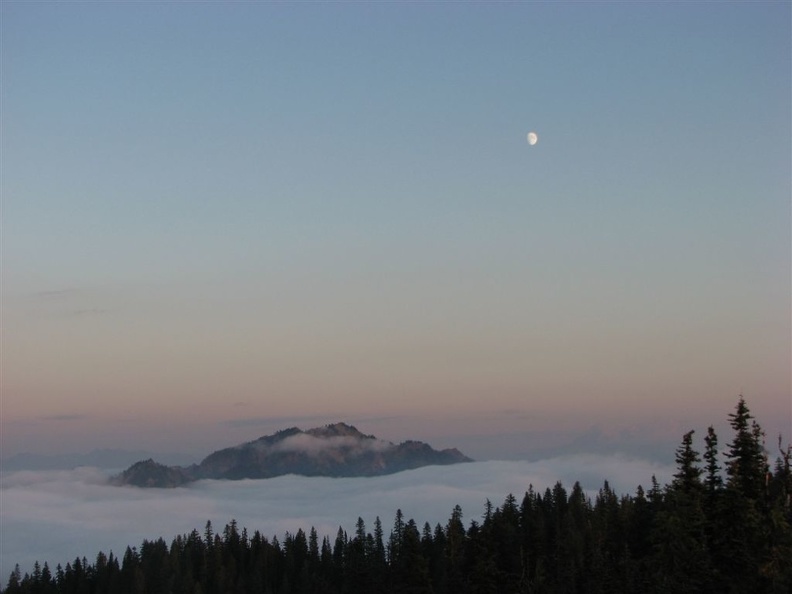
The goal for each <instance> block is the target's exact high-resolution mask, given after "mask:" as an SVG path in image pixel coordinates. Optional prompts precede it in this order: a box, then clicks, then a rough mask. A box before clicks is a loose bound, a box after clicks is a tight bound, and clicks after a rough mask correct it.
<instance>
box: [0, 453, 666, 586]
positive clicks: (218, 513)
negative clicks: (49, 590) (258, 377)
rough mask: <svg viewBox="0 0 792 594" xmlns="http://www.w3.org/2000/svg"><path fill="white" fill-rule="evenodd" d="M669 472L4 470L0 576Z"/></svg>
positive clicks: (478, 509)
mask: <svg viewBox="0 0 792 594" xmlns="http://www.w3.org/2000/svg"><path fill="white" fill-rule="evenodd" d="M672 471H673V470H672V469H671V468H670V467H667V466H662V465H657V464H653V463H650V462H646V461H643V460H635V459H628V458H624V457H618V456H607V457H606V456H596V455H587V456H574V457H561V458H554V459H548V460H543V461H539V462H505V461H499V462H493V461H490V462H474V463H470V464H459V465H454V466H432V467H425V468H420V469H417V470H412V471H407V472H401V473H398V474H394V475H388V476H382V477H374V478H347V479H333V478H317V477H313V478H308V477H298V476H291V475H290V476H283V477H278V478H274V479H267V480H243V481H199V482H198V483H195V484H193V485H191V486H189V487H185V488H178V489H150V490H144V489H137V488H126V487H112V486H108V485H106V484H105V482H104V481H105V480H106V478H107V473H105V472H103V471H101V470H98V469H96V468H78V469H76V470H73V471H40V472H30V471H21V472H13V473H7V474H5V475H4V476H2V478H0V491H1V494H2V502H3V504H2V508H1V509H0V582H2V583H3V584H5V582H6V580H7V579H8V575H9V573H10V572H11V570H12V569H13V567H14V564H15V563H19V564H20V567H21V568H22V570H23V572H24V571H30V570H31V568H32V565H33V562H34V561H35V560H39V561H41V562H42V563H43V562H44V561H47V562H48V563H49V564H50V566H51V567H52V568H54V567H55V566H56V565H57V564H58V563H61V564H62V565H64V566H65V564H66V563H67V562H71V561H73V560H74V558H75V557H77V556H80V557H82V556H85V557H87V558H88V559H89V560H90V561H93V559H94V558H95V555H96V553H97V552H98V551H99V550H103V551H104V552H105V553H107V552H109V551H111V550H112V551H113V552H114V553H115V554H116V555H123V552H124V549H125V548H126V546H127V545H130V546H139V545H140V543H141V542H142V540H143V539H146V538H148V539H153V538H157V537H160V536H161V537H163V538H165V539H166V541H168V542H169V541H170V539H172V538H173V537H174V536H176V535H177V534H184V533H187V532H190V531H191V530H193V529H194V528H197V529H198V530H202V529H203V527H204V525H205V523H206V521H207V520H211V521H212V524H213V525H214V526H215V528H216V529H219V528H222V527H223V526H224V525H225V523H227V522H228V521H230V520H231V519H232V518H235V519H236V520H237V521H238V523H239V525H240V526H244V527H247V528H248V530H249V531H251V532H252V531H253V530H259V531H261V532H262V533H263V534H264V535H266V536H267V537H268V538H271V537H272V536H276V535H277V536H278V537H279V538H280V537H282V536H283V534H284V533H285V532H286V531H289V532H292V533H293V532H296V530H297V529H298V528H303V529H306V530H307V529H309V528H310V527H311V526H314V527H315V528H316V529H317V531H318V532H319V534H327V535H331V536H332V535H334V534H335V532H336V531H337V530H338V527H339V526H343V527H344V529H345V530H347V531H350V532H351V531H352V530H354V524H355V521H356V520H357V518H358V516H360V517H362V518H363V520H364V521H365V522H366V524H367V526H368V528H369V529H371V528H372V527H373V523H374V519H375V518H376V517H377V516H379V517H380V519H381V520H382V523H383V526H384V527H385V531H386V534H387V533H388V531H389V529H390V525H391V523H392V521H393V517H394V515H395V512H396V509H401V510H402V511H403V513H404V515H405V516H406V517H407V518H413V519H415V520H416V522H418V523H419V525H423V523H424V522H427V521H428V522H429V523H430V524H431V525H433V526H434V524H436V523H438V522H439V523H441V524H445V522H446V521H447V520H448V517H449V516H450V514H451V510H452V508H453V507H454V505H456V504H459V505H461V506H462V510H463V512H464V514H465V521H466V523H467V522H468V521H469V520H471V519H480V516H481V514H482V510H483V507H484V503H485V501H486V500H487V499H490V500H491V501H492V502H493V504H495V505H499V504H500V503H501V502H502V501H503V499H504V498H505V496H506V495H507V494H509V493H513V494H514V495H515V496H517V498H518V500H519V499H521V497H522V495H523V494H524V492H525V491H526V490H527V489H528V486H529V485H531V484H533V486H534V488H535V489H537V490H543V489H544V488H546V487H552V485H553V484H554V483H555V482H556V481H557V480H560V481H562V482H563V483H564V485H565V486H567V487H571V486H572V484H573V483H574V481H575V480H579V481H580V482H581V484H582V485H583V487H584V488H585V489H587V490H590V491H591V492H595V491H596V490H597V489H598V488H599V487H601V486H602V482H603V481H604V480H608V481H609V482H610V484H611V486H612V487H613V488H614V489H616V491H617V492H621V493H632V492H634V490H635V487H636V486H637V485H638V484H643V485H644V486H646V485H648V484H649V482H650V480H651V476H652V474H655V475H657V478H658V480H659V481H660V482H661V483H663V482H665V481H667V480H668V478H669V477H670V475H671V473H672Z"/></svg>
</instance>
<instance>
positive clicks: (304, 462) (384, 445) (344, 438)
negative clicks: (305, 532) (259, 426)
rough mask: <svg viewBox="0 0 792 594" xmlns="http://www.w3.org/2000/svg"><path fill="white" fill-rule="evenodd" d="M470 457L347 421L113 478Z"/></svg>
mask: <svg viewBox="0 0 792 594" xmlns="http://www.w3.org/2000/svg"><path fill="white" fill-rule="evenodd" d="M459 462H472V460H471V459H470V458H468V457H467V456H465V455H463V454H462V453H461V452H460V451H459V450H457V449H447V450H442V451H438V450H434V449H432V448H431V447H430V446H429V445H427V444H425V443H423V442H420V441H405V442H403V443H400V444H399V445H394V444H393V443H391V442H389V441H384V440H382V439H377V438H376V437H374V436H373V435H365V434H363V433H361V432H360V431H358V430H357V429H356V428H355V427H353V426H351V425H347V424H346V423H335V424H333V425H327V426H325V427H318V428H315V429H309V430H308V431H302V430H301V429H298V428H297V427H292V428H291V429H284V430H283V431H278V432H277V433H275V434H274V435H265V436H264V437H260V438H258V439H256V440H255V441H250V442H248V443H243V444H241V445H238V446H234V447H230V448H225V449H222V450H218V451H216V452H214V453H212V454H210V455H209V456H207V457H206V458H204V460H203V461H202V462H201V463H200V464H193V465H191V466H165V465H164V464H159V463H157V462H155V461H154V460H151V459H149V460H144V461H141V462H137V463H135V464H133V465H132V466H130V467H129V468H127V469H126V470H125V471H124V472H122V473H121V474H119V475H117V476H115V477H113V478H112V479H111V482H112V483H113V484H116V485H134V486H137V487H178V486H179V485H183V484H185V483H189V482H192V481H196V480H200V479H230V480H238V479H260V478H271V477H274V476H281V475H284V474H299V475H304V476H332V477H352V476H378V475H383V474H392V473H394V472H400V471H402V470H409V469H412V468H420V467H421V466H429V465H433V464H457V463H459Z"/></svg>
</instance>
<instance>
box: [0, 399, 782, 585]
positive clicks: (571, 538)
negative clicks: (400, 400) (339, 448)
mask: <svg viewBox="0 0 792 594" xmlns="http://www.w3.org/2000/svg"><path fill="white" fill-rule="evenodd" d="M729 418H730V421H731V426H732V428H733V429H734V439H733V441H731V442H730V443H729V444H728V446H727V449H726V450H724V451H723V452H720V451H719V450H718V438H717V436H716V435H715V432H714V431H713V429H712V427H710V428H709V430H708V432H707V434H706V435H705V437H704V444H705V446H706V449H705V450H704V454H703V456H701V455H700V454H699V452H698V451H696V449H695V448H694V447H693V442H692V435H693V432H692V431H690V432H689V433H686V434H685V436H684V437H683V439H682V444H681V445H680V446H679V448H678V449H677V451H676V463H677V472H676V474H674V478H673V480H672V481H671V484H669V485H666V486H665V487H660V486H659V485H658V484H657V481H656V480H655V479H654V477H652V484H651V488H650V489H649V490H647V491H644V490H643V489H642V488H641V487H640V486H639V487H638V489H637V492H636V494H635V495H634V496H629V495H622V496H619V495H618V494H616V493H614V492H613V490H612V489H611V488H610V487H609V486H608V483H607V482H606V483H605V484H604V486H603V487H602V489H600V491H599V493H598V494H597V495H596V497H595V498H594V500H593V501H592V500H591V498H589V497H588V496H587V495H586V494H585V492H584V491H583V489H582V488H581V487H580V484H579V483H575V485H574V486H573V487H572V489H571V490H570V491H567V490H566V489H564V487H563V486H562V485H561V483H556V485H555V486H554V487H553V488H552V489H550V488H548V489H546V490H545V491H544V493H539V492H536V491H534V490H533V487H531V486H529V487H528V490H527V491H526V493H525V495H524V496H523V497H522V499H521V500H518V499H517V498H516V497H514V496H513V495H508V496H507V497H506V499H505V500H504V502H503V504H502V505H501V506H500V507H494V506H493V505H492V504H491V503H490V502H489V501H487V502H486V504H485V505H484V513H483V515H482V516H478V517H479V518H480V521H477V520H471V521H470V522H469V524H468V526H467V527H466V526H465V524H464V523H463V522H462V510H461V508H460V507H459V506H458V505H457V506H455V507H454V508H453V511H452V512H451V516H450V518H449V519H448V522H447V523H446V524H445V525H444V526H443V525H440V524H437V525H436V526H434V527H432V526H430V525H429V524H428V523H425V524H424V525H423V528H422V529H421V528H419V525H418V524H416V522H415V521H414V520H412V519H410V520H407V519H406V518H405V517H404V516H403V515H402V512H401V510H398V511H397V512H396V518H395V520H394V522H393V527H392V529H391V530H390V535H389V536H387V535H386V533H385V531H384V530H383V527H382V523H381V522H380V519H379V518H376V519H375V521H374V529H373V531H371V532H369V531H368V530H367V529H366V524H365V523H364V521H363V519H362V518H358V520H357V524H356V526H355V531H354V533H350V534H347V532H345V531H344V530H343V529H342V528H339V529H338V534H337V535H336V537H335V539H332V538H330V537H328V536H324V537H320V536H319V535H318V534H317V532H316V530H315V529H314V528H311V529H310V531H309V532H307V533H306V532H305V531H304V530H303V529H299V530H297V532H296V534H290V533H288V532H287V533H286V534H285V535H284V536H283V538H282V540H280V539H278V537H277V536H276V537H273V538H272V539H271V540H270V539H268V538H267V537H265V536H263V535H262V534H261V533H260V532H259V531H258V530H256V531H255V532H253V533H252V534H249V533H248V531H247V530H246V529H245V528H240V527H238V526H237V523H236V521H234V520H231V522H230V523H229V524H228V525H226V526H225V528H224V529H223V530H222V531H219V532H215V531H214V530H213V528H212V525H211V523H209V522H207V523H206V525H205V527H204V529H203V532H199V531H198V530H197V529H196V530H193V531H192V532H191V533H190V534H184V535H180V536H177V537H176V538H175V539H173V541H172V542H171V544H170V545H168V543H166V542H165V540H164V539H162V538H158V539H157V540H151V541H149V540H146V541H143V543H142V545H141V546H140V548H133V547H131V546H130V547H127V549H126V551H125V552H124V554H123V557H120V556H118V557H117V556H114V555H113V553H112V552H111V553H110V554H109V556H108V555H105V554H104V553H102V552H100V553H98V555H97V556H96V562H95V563H93V564H91V562H89V561H88V560H87V559H86V558H85V557H82V558H79V557H77V558H75V559H74V561H73V562H71V563H67V564H66V566H65V568H64V567H62V566H61V565H58V566H57V567H56V568H55V569H54V570H51V569H50V567H49V566H48V565H47V563H44V565H43V566H42V565H40V564H39V563H38V562H36V563H35V565H34V567H33V573H32V574H31V573H25V574H24V575H23V574H22V572H21V571H20V570H19V566H17V567H16V568H15V569H14V571H13V572H12V573H11V576H10V577H9V580H8V586H7V588H6V590H5V594H19V593H24V594H27V593H34V592H57V593H64V594H65V593H73V592H86V593H87V592H94V593H97V594H116V593H118V594H132V593H137V592H151V593H156V592H192V593H195V592H201V593H203V594H215V593H216V594H225V593H227V592H241V593H251V594H253V593H260V592H271V593H272V594H279V593H284V594H287V593H293V592H317V593H320V592H321V593H322V594H343V593H347V592H361V593H368V592H382V593H385V594H399V593H407V592H412V593H419V592H422V593H433V594H467V593H470V594H472V593H474V592H526V593H528V592H537V593H548V594H551V593H552V594H555V593H567V592H568V593H579V592H591V593H603V594H604V593H606V592H648V593H657V594H661V593H662V594H665V593H667V592H686V593H687V592H700V593H710V592H713V593H714V592H718V593H720V592H726V593H742V592H745V593H748V592H751V593H779V594H781V593H783V594H788V593H789V592H792V509H791V507H792V505H791V503H790V497H792V470H790V462H791V460H792V447H790V446H786V449H782V448H781V441H780V439H779V443H778V445H779V451H778V456H777V458H776V461H775V464H774V465H773V467H772V470H771V468H770V465H769V462H768V453H767V450H766V449H765V447H764V434H763V432H762V430H761V428H760V427H759V425H758V424H757V423H756V422H755V421H754V420H753V417H752V416H751V415H750V414H749V412H748V408H747V407H746V406H745V402H744V401H743V400H742V398H741V399H740V401H739V403H738V405H737V410H736V411H735V413H734V414H732V415H729ZM290 436H292V437H296V438H297V439H299V440H303V441H304V442H305V444H304V445H305V447H304V450H306V449H308V448H309V446H308V444H309V443H311V442H310V438H317V439H323V437H321V436H327V437H329V438H334V437H338V438H343V437H352V438H353V439H355V440H362V441H363V442H364V443H371V444H372V445H373V444H374V441H373V438H371V437H365V436H363V438H365V439H363V438H361V437H360V435H359V434H357V432H356V431H354V429H352V428H351V427H348V426H346V425H333V426H331V427H328V428H326V429H322V430H318V431H314V433H311V432H306V433H303V432H301V431H298V430H289V431H286V432H282V433H280V434H277V435H275V436H273V437H270V438H262V439H263V440H264V441H263V442H262V443H259V442H261V440H259V441H257V442H253V444H259V445H258V446H254V445H253V444H245V445H244V446H241V447H240V448H238V449H240V450H242V451H249V450H251V449H255V448H256V447H263V446H266V447H267V448H270V449H271V448H273V447H275V446H276V445H277V444H278V443H283V442H284V441H285V440H286V439H288V438H289V437H290ZM318 436H319V437H318ZM366 440H370V441H366ZM350 443H351V442H350ZM413 443H414V442H413ZM400 447H401V446H399V448H400ZM424 447H428V446H423V445H422V444H418V445H411V446H408V447H407V450H408V451H409V450H411V449H418V450H421V449H422V448H424ZM399 448H397V447H395V446H393V448H392V449H394V450H399ZM372 449H374V448H372ZM384 450H385V451H390V448H384ZM428 451H431V450H428ZM226 452H228V450H223V451H222V452H218V453H217V454H213V455H212V456H210V457H209V458H207V460H210V459H215V460H216V463H217V464H218V468H225V467H224V466H223V464H222V461H223V460H227V459H229V457H231V454H230V453H226ZM456 455H457V456H461V455H460V454H458V453H457V454H456ZM722 455H725V458H724V468H725V472H721V470H722V469H721V456H722ZM215 456H216V458H215ZM430 457H431V456H430ZM702 458H703V460H702ZM379 471H380V472H382V471H383V469H382V468H380V469H379ZM451 505H453V502H449V507H451Z"/></svg>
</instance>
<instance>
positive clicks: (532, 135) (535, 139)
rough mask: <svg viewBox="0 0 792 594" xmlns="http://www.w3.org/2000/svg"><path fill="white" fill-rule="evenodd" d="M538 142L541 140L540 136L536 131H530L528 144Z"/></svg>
mask: <svg viewBox="0 0 792 594" xmlns="http://www.w3.org/2000/svg"><path fill="white" fill-rule="evenodd" d="M537 142H539V137H538V136H537V135H536V132H528V144H530V145H531V146H533V145H535V144H536V143H537Z"/></svg>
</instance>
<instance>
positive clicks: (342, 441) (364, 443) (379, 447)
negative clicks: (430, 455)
mask: <svg viewBox="0 0 792 594" xmlns="http://www.w3.org/2000/svg"><path fill="white" fill-rule="evenodd" d="M391 448H393V444H392V443H390V442H387V441H383V440H381V439H364V440H360V439H357V438H356V437H352V436H351V435H333V436H330V437H322V438H319V437H315V436H313V435H310V434H308V433H297V434H296V435H290V436H289V437H286V438H285V439H283V440H281V441H279V442H277V443H276V444H274V445H273V446H272V447H271V451H273V452H303V453H305V454H308V455H310V456H316V455H317V454H320V453H321V452H323V451H325V450H327V449H339V450H340V449H351V450H359V451H360V452H359V453H362V452H364V451H375V452H381V451H384V450H388V449H391Z"/></svg>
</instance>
